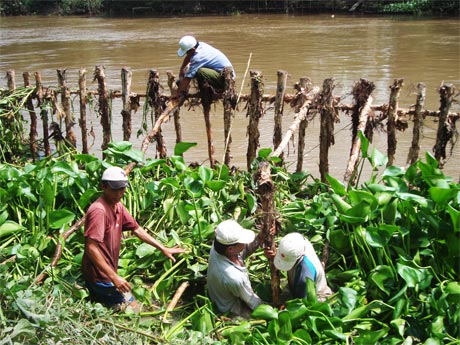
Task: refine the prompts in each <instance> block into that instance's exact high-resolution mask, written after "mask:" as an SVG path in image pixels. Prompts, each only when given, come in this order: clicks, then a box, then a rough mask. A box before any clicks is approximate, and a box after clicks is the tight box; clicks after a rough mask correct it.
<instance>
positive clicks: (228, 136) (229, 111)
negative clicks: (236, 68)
mask: <svg viewBox="0 0 460 345" xmlns="http://www.w3.org/2000/svg"><path fill="white" fill-rule="evenodd" d="M223 74H224V78H225V89H224V94H223V100H222V103H223V105H224V149H225V156H224V163H225V164H226V165H227V166H230V161H231V159H232V156H231V154H230V152H231V149H230V146H231V144H232V132H231V131H232V120H233V118H234V117H235V115H234V113H233V109H234V106H235V107H236V104H235V105H233V104H232V103H233V100H234V99H236V96H235V80H234V79H233V78H232V74H233V73H232V69H231V68H228V67H225V68H224V71H223Z"/></svg>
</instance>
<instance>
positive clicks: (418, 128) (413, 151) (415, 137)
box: [407, 83, 426, 164]
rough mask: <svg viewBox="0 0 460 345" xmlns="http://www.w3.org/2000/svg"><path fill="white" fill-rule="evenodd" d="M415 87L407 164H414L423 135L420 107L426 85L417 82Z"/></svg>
mask: <svg viewBox="0 0 460 345" xmlns="http://www.w3.org/2000/svg"><path fill="white" fill-rule="evenodd" d="M417 89H418V93H417V101H416V104H415V114H414V125H413V126H414V127H413V129H412V144H411V147H410V149H409V153H408V155H407V163H408V164H414V163H415V162H416V161H417V159H418V155H419V152H420V140H421V137H422V135H423V121H424V116H423V113H422V109H423V106H424V104H425V96H426V86H425V84H423V83H419V84H418V85H417Z"/></svg>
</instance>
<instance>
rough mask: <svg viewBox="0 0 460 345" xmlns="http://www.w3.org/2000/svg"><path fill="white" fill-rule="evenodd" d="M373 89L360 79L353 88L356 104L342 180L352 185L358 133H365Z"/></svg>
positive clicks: (357, 147)
mask: <svg viewBox="0 0 460 345" xmlns="http://www.w3.org/2000/svg"><path fill="white" fill-rule="evenodd" d="M374 89H375V85H374V83H373V82H370V81H368V80H365V79H361V80H360V81H359V82H357V83H356V84H355V86H354V87H353V96H354V98H355V102H356V104H355V106H354V109H353V114H352V122H353V128H352V140H351V142H352V146H351V150H350V158H349V160H348V165H347V170H346V171H345V175H344V178H343V179H344V181H345V182H348V183H349V184H352V185H353V183H354V180H355V177H356V167H357V164H358V160H359V157H360V154H361V139H360V138H359V136H358V132H361V133H363V135H364V132H365V131H366V126H367V121H368V117H369V114H370V113H371V111H372V108H371V106H372V101H373V97H372V95H371V94H372V92H373V91H374Z"/></svg>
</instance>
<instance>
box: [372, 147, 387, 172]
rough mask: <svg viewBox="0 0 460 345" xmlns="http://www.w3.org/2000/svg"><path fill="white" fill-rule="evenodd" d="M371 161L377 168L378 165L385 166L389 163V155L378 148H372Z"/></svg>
mask: <svg viewBox="0 0 460 345" xmlns="http://www.w3.org/2000/svg"><path fill="white" fill-rule="evenodd" d="M369 159H370V161H371V165H372V167H373V168H374V169H375V168H376V167H381V166H384V165H386V164H387V163H388V157H387V156H385V155H384V154H383V153H382V152H380V151H379V150H377V149H376V148H373V149H372V153H371V156H370V158H369Z"/></svg>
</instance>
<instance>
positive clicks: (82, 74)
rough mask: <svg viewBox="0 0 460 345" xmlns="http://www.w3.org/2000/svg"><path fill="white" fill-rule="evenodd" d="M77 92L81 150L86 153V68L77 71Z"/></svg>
mask: <svg viewBox="0 0 460 345" xmlns="http://www.w3.org/2000/svg"><path fill="white" fill-rule="evenodd" d="M78 90H79V91H78V93H79V95H80V128H81V142H82V152H83V153H88V129H87V125H86V102H87V100H88V96H87V95H86V69H84V68H82V69H80V71H79V72H78Z"/></svg>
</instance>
